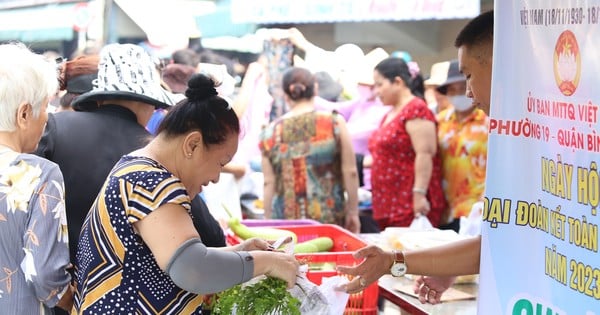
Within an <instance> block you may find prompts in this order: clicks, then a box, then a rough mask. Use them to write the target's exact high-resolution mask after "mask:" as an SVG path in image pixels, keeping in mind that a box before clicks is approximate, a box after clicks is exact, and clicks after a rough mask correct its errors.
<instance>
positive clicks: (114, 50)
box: [72, 44, 178, 111]
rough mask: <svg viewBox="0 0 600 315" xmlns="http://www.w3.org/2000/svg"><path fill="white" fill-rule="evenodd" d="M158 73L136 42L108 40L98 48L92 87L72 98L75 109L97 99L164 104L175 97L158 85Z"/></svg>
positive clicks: (94, 103)
mask: <svg viewBox="0 0 600 315" xmlns="http://www.w3.org/2000/svg"><path fill="white" fill-rule="evenodd" d="M160 83H161V82H160V74H159V72H158V70H157V69H156V65H155V63H154V61H153V60H152V57H150V55H148V53H147V52H146V51H145V50H144V49H143V48H142V47H140V46H137V45H133V44H109V45H106V46H104V48H102V50H101V51H100V62H99V64H98V78H97V79H96V80H95V81H94V83H93V84H94V89H93V90H92V91H90V92H88V93H85V94H82V95H80V96H79V97H77V98H76V99H75V101H74V102H73V104H72V106H73V108H74V109H76V110H79V111H85V110H93V109H96V108H98V104H97V101H102V100H130V101H139V102H144V103H147V104H148V105H152V106H154V107H156V108H167V107H169V106H172V105H174V104H175V103H176V101H177V100H178V99H177V98H176V97H174V95H173V94H172V93H170V92H168V91H166V90H165V89H163V87H162V86H161V85H160Z"/></svg>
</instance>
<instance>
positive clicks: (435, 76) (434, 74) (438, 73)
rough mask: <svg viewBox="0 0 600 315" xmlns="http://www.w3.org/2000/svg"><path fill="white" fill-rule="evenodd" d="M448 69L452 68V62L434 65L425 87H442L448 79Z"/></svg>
mask: <svg viewBox="0 0 600 315" xmlns="http://www.w3.org/2000/svg"><path fill="white" fill-rule="evenodd" d="M448 68H450V61H443V62H438V63H434V64H433V65H432V66H431V71H430V75H429V79H427V80H425V82H424V83H425V85H434V86H439V85H442V83H444V82H445V81H446V79H447V78H448Z"/></svg>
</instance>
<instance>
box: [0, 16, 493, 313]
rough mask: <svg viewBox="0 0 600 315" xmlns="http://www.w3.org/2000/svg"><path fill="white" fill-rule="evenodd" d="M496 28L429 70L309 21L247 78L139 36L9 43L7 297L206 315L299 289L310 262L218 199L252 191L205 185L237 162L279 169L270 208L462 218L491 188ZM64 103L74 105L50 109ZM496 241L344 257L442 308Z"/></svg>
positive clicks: (3, 91)
mask: <svg viewBox="0 0 600 315" xmlns="http://www.w3.org/2000/svg"><path fill="white" fill-rule="evenodd" d="M492 30H493V12H487V13H484V14H482V15H480V16H479V17H477V18H476V19H474V20H473V21H471V22H470V23H469V24H468V25H467V26H465V28H464V29H463V30H462V31H461V33H460V34H459V35H458V37H457V40H456V43H455V44H456V47H457V48H458V56H459V58H458V60H449V61H444V62H442V63H439V64H436V65H434V67H432V73H431V76H430V78H429V79H428V80H424V76H423V74H422V73H421V70H420V69H419V67H418V64H417V63H416V62H415V61H414V60H412V59H411V58H410V57H407V54H405V53H404V54H392V55H391V56H390V55H389V54H387V53H386V52H385V51H383V50H382V49H381V48H378V49H374V50H373V51H371V52H369V53H367V54H363V52H362V50H360V48H358V46H355V45H348V44H347V45H343V46H344V47H340V49H338V50H336V51H335V52H330V51H326V50H323V49H321V48H319V47H317V46H315V45H314V44H312V43H310V42H309V41H308V40H307V39H306V38H305V37H304V36H303V35H302V34H301V33H300V32H299V31H298V30H297V29H289V30H286V32H285V34H286V35H285V36H283V37H281V35H280V34H281V32H278V34H279V35H278V37H277V38H272V39H270V41H269V42H270V44H269V45H265V50H266V51H265V52H264V54H263V55H261V56H260V57H259V58H258V60H257V61H256V62H254V63H252V64H250V65H249V67H248V68H247V71H246V74H245V77H244V79H243V81H242V82H241V86H240V87H239V88H237V89H236V88H234V86H235V80H233V77H232V76H231V73H229V72H228V70H227V67H225V66H223V65H215V64H209V63H202V62H200V58H199V56H198V55H197V54H196V53H195V52H194V51H193V50H191V49H182V50H179V51H175V52H173V55H172V58H171V60H169V62H168V63H167V65H165V66H163V65H162V64H161V63H157V62H156V61H155V59H154V58H153V57H152V56H151V54H149V53H148V52H147V51H145V50H144V49H143V48H142V47H140V46H138V45H133V44H109V45H106V46H104V47H103V48H102V49H101V50H100V51H99V52H98V54H93V55H86V56H80V57H78V58H74V59H73V60H68V61H67V62H64V63H59V64H57V63H56V62H55V60H48V59H47V58H44V57H43V56H42V55H39V54H36V53H33V52H31V51H30V50H29V49H27V48H26V47H25V46H24V45H22V44H19V43H10V44H2V45H0V55H1V56H4V57H5V58H2V60H0V111H2V115H0V116H1V117H2V118H1V119H0V163H1V164H0V166H1V167H0V175H1V178H0V196H1V197H2V198H5V199H6V200H7V202H6V203H1V204H0V224H6V223H9V222H10V224H6V225H7V227H8V228H2V229H0V243H1V244H2V248H5V249H6V250H5V251H3V252H1V253H0V257H1V258H2V259H1V261H2V264H3V266H2V267H3V268H4V270H5V273H6V275H5V277H3V278H2V279H4V280H1V281H3V282H4V283H5V288H6V289H2V287H0V290H2V291H0V294H1V295H2V298H0V307H4V308H3V309H8V310H14V311H15V313H43V314H51V313H52V312H55V313H58V314H60V313H61V312H62V313H69V312H71V310H73V312H74V313H77V314H80V313H88V312H89V313H109V312H115V313H138V312H140V313H152V312H161V313H162V312H164V313H185V314H197V313H200V312H201V311H202V304H203V298H202V296H203V295H205V294H211V293H215V292H220V291H222V290H224V289H227V288H229V287H232V286H234V285H236V284H239V283H242V282H245V281H248V280H249V279H251V278H253V277H256V276H258V275H263V274H264V275H270V276H274V277H277V278H281V279H283V280H285V281H286V282H287V284H288V286H289V287H291V286H293V285H294V283H295V279H296V273H297V270H298V262H297V261H296V260H295V259H294V258H293V256H291V255H287V254H284V253H281V252H277V251H273V250H272V247H271V243H270V242H267V241H265V240H262V239H258V238H252V239H249V240H246V241H245V242H243V243H241V244H238V245H235V246H227V244H226V243H225V238H224V234H223V230H222V226H221V225H220V224H219V222H218V219H219V218H218V216H216V215H215V211H218V210H216V209H214V208H215V207H214V206H212V207H208V206H207V202H208V203H209V205H211V204H214V202H213V203H211V200H214V199H215V198H216V199H219V200H225V199H227V200H232V199H233V200H235V202H236V203H238V204H239V195H238V196H237V197H232V196H231V195H226V196H221V195H217V194H215V192H214V191H211V190H210V189H209V190H207V191H204V192H203V190H204V189H205V188H206V187H207V186H208V187H211V185H215V184H219V178H220V177H221V176H222V175H223V174H230V175H231V176H232V178H234V179H235V181H237V182H240V183H243V182H244V181H249V180H250V181H252V180H255V179H256V176H251V175H252V174H257V173H258V174H260V175H261V176H260V178H261V179H262V181H263V182H264V187H260V189H258V190H257V189H256V186H257V185H253V186H252V187H253V189H254V190H253V193H256V194H257V195H259V198H261V199H262V200H263V204H264V213H265V218H266V219H313V220H317V221H320V222H322V223H332V224H338V225H340V226H342V227H344V228H346V229H347V230H349V231H350V232H353V233H360V232H363V233H364V232H378V231H380V230H383V229H385V228H387V227H406V226H409V225H410V224H411V222H412V221H413V220H414V219H416V218H420V217H426V218H427V219H428V220H429V222H430V223H431V224H432V225H433V226H435V227H440V228H448V229H453V230H455V231H458V230H459V229H460V225H459V222H460V218H461V217H463V216H467V215H468V214H469V212H470V211H479V209H478V208H474V207H472V206H473V205H474V204H476V203H477V201H479V200H480V199H481V198H482V197H483V190H484V181H485V168H486V156H487V149H486V147H487V146H486V143H487V130H488V118H487V115H486V113H488V112H489V95H490V91H489V89H490V81H491V79H490V76H491V51H492V50H491V46H492V42H491V41H492V38H493V33H492ZM290 47H295V48H299V49H301V50H303V51H304V52H305V57H304V59H302V58H300V57H299V56H297V55H294V54H293V52H294V49H290ZM336 54H338V55H337V56H338V57H339V56H340V54H344V56H345V58H338V59H340V60H346V61H347V60H350V62H349V63H348V62H347V63H340V62H339V61H336V62H333V60H335V59H336ZM323 60H328V61H330V62H323ZM292 65H293V66H292ZM434 69H435V70H436V73H435V75H434ZM438 74H441V75H439V76H438ZM278 89H279V90H278ZM57 90H60V91H62V92H61V93H59V94H58V95H57ZM427 95H429V97H426V96H427ZM431 95H433V97H431ZM54 98H58V99H60V109H59V110H49V109H48V106H49V104H50V102H51V101H52V100H53V99H54ZM427 100H429V103H428V102H427ZM48 112H52V113H50V114H49V113H48ZM258 186H262V183H260V184H259V185H258ZM240 187H242V188H240V189H242V190H243V185H242V184H240ZM361 191H362V192H368V193H369V195H370V198H368V202H367V205H366V206H361V204H362V202H361V200H359V199H360V197H359V194H360V192H361ZM240 193H243V191H242V192H240ZM472 208H473V210H472ZM215 217H217V219H215ZM3 221H5V222H3ZM479 246H480V238H478V237H475V238H472V239H469V240H466V241H463V242H458V243H455V244H451V245H448V246H446V247H441V248H436V249H432V250H422V251H406V252H387V251H384V250H382V249H380V248H377V247H373V246H370V247H367V248H365V249H362V250H360V251H358V252H357V253H356V257H358V258H365V260H364V261H363V263H362V264H360V265H358V266H355V267H339V268H340V271H343V272H345V273H348V274H351V275H355V276H356V277H355V279H354V280H353V281H351V282H350V283H349V284H348V285H346V287H345V288H344V289H345V290H346V291H348V292H356V291H359V290H362V289H363V288H365V286H366V285H368V284H369V283H371V282H373V281H376V280H377V279H378V278H379V277H380V276H382V275H383V274H386V273H390V272H391V271H390V267H391V266H394V265H396V264H398V263H401V264H404V266H405V267H407V270H405V271H407V272H409V273H412V274H418V275H424V276H427V277H421V278H419V279H418V280H417V282H416V284H415V291H416V292H418V293H419V294H420V299H421V301H422V302H429V303H439V301H440V298H441V294H442V293H443V292H444V291H445V290H446V289H447V288H448V287H449V285H450V284H451V283H452V281H453V276H456V275H462V274H473V273H477V272H478V268H479V251H478V250H479ZM5 256H6V257H5ZM446 261H453V262H455V263H454V264H453V265H454V267H452V268H449V267H448V265H447V264H445V262H446ZM442 263H444V265H443V266H442V265H441V264H442ZM42 265H43V267H41V266H42ZM405 269H406V268H405ZM392 273H393V272H392ZM393 274H394V273H393ZM394 275H396V274H394ZM7 283H9V284H7ZM0 284H1V282H0ZM25 307H26V308H25ZM53 308H54V310H53Z"/></svg>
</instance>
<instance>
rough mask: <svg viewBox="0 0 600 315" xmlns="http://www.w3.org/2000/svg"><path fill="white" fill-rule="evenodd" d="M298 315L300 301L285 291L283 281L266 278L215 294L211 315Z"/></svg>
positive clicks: (285, 286)
mask: <svg viewBox="0 0 600 315" xmlns="http://www.w3.org/2000/svg"><path fill="white" fill-rule="evenodd" d="M234 310H235V313H236V314H244V315H259V314H260V315H263V314H286V315H287V314H290V315H300V301H299V300H298V299H296V298H295V297H293V296H292V295H291V294H290V292H288V290H287V285H286V282H285V281H284V280H281V279H278V278H273V277H266V278H264V279H261V280H259V281H258V282H256V283H254V284H250V285H243V284H238V285H236V286H234V287H232V288H230V289H227V290H225V291H223V292H221V293H219V294H217V299H216V303H215V305H214V308H213V310H212V313H213V314H227V315H229V314H233V313H234Z"/></svg>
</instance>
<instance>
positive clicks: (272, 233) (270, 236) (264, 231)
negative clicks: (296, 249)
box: [227, 218, 298, 244]
mask: <svg viewBox="0 0 600 315" xmlns="http://www.w3.org/2000/svg"><path fill="white" fill-rule="evenodd" d="M227 225H228V226H229V228H230V229H231V231H233V233H234V234H235V235H237V236H238V237H239V238H241V239H243V240H247V239H249V238H252V237H258V238H262V239H265V240H267V241H276V240H278V239H279V238H281V237H283V236H291V237H292V241H293V242H294V244H295V243H296V242H297V241H298V237H297V236H296V233H294V232H291V231H288V230H281V229H276V228H268V227H247V226H245V225H244V224H243V223H242V222H240V219H238V218H233V219H230V220H229V222H228V223H227Z"/></svg>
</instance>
